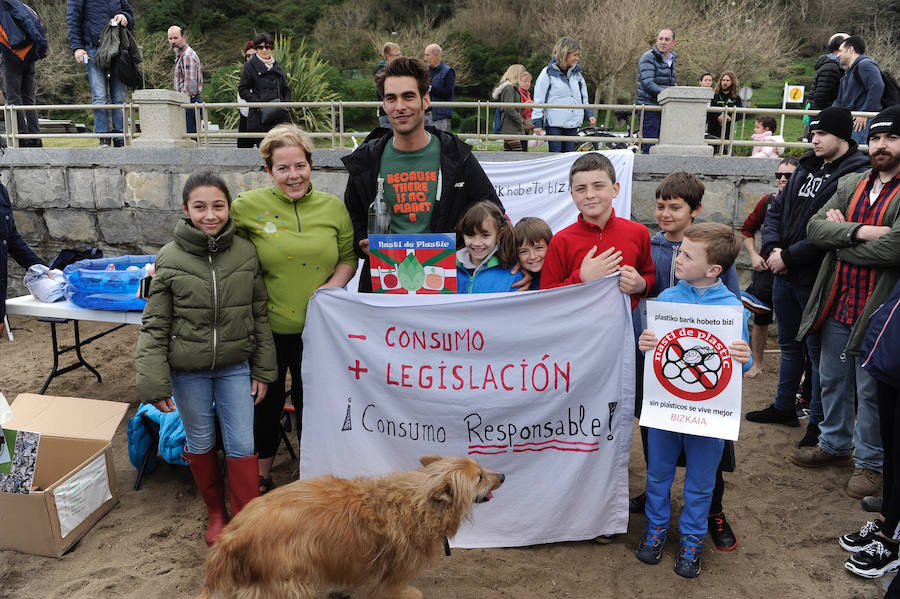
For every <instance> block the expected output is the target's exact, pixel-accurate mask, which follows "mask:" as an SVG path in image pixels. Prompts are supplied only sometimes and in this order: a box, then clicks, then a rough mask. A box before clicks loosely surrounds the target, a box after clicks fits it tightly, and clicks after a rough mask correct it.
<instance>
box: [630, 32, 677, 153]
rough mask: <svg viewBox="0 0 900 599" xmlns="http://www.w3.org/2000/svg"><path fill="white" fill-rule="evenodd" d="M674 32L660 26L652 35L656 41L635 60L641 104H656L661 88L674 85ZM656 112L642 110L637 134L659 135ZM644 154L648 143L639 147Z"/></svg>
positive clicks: (648, 151)
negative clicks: (642, 122) (639, 131)
mask: <svg viewBox="0 0 900 599" xmlns="http://www.w3.org/2000/svg"><path fill="white" fill-rule="evenodd" d="M674 47H675V32H674V31H672V30H671V29H662V30H660V32H659V34H657V36H656V45H654V46H653V47H652V48H650V49H649V50H647V51H646V52H644V54H643V55H642V56H641V59H640V60H639V61H638V73H637V103H638V104H643V105H645V106H659V101H658V100H657V96H659V93H660V92H661V91H662V90H664V89H665V88H667V87H669V86H672V85H676V83H675V59H676V58H678V55H677V54H675V52H673V51H672V48H674ZM659 123H660V113H659V112H645V113H644V124H643V128H642V131H641V134H642V135H643V136H644V137H659ZM642 151H643V153H644V154H649V153H650V144H644V145H643V147H642Z"/></svg>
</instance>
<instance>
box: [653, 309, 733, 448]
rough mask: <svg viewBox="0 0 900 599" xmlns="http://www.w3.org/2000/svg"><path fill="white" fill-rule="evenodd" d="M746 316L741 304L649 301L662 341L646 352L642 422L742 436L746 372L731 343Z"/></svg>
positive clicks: (721, 436)
mask: <svg viewBox="0 0 900 599" xmlns="http://www.w3.org/2000/svg"><path fill="white" fill-rule="evenodd" d="M742 319H743V308H742V307H741V306H706V305H703V306H698V305H695V304H676V303H669V302H657V301H648V302H647V328H649V329H650V330H651V331H653V332H654V333H655V334H656V338H657V339H658V340H659V342H658V344H657V346H656V349H655V350H653V351H652V352H647V353H646V354H645V356H644V402H643V404H642V408H641V426H649V427H652V428H658V429H661V430H666V431H673V432H676V433H689V434H691V435H700V436H702V437H716V438H719V439H731V440H732V441H735V440H737V438H738V432H739V430H740V424H741V380H742V373H741V365H740V364H738V363H737V362H735V361H734V360H732V359H731V356H730V355H729V353H728V346H729V345H731V343H732V342H733V341H736V340H738V339H740V338H741V330H742V325H743V320H742Z"/></svg>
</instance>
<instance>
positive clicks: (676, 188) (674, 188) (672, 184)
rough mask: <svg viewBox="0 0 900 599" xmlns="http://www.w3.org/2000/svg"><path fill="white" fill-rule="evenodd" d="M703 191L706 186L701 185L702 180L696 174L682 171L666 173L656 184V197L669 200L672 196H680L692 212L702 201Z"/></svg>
mask: <svg viewBox="0 0 900 599" xmlns="http://www.w3.org/2000/svg"><path fill="white" fill-rule="evenodd" d="M705 191H706V188H705V187H704V186H703V182H702V181H701V180H700V179H699V178H697V176H696V175H692V174H690V173H686V172H684V171H676V172H674V173H672V174H670V175H667V176H666V178H665V179H663V180H662V181H660V183H659V185H657V186H656V199H657V200H671V199H672V198H681V199H682V200H684V201H685V202H687V205H688V206H690V208H691V212H693V211H694V210H696V209H697V207H698V206H699V205H700V203H701V202H703V193H704V192H705Z"/></svg>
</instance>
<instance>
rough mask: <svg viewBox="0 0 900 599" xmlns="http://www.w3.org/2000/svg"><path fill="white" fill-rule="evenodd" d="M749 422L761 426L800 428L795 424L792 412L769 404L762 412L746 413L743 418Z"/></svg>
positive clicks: (797, 423)
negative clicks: (772, 425) (781, 425)
mask: <svg viewBox="0 0 900 599" xmlns="http://www.w3.org/2000/svg"><path fill="white" fill-rule="evenodd" d="M744 418H746V419H747V420H749V421H750V422H759V423H761V424H784V425H787V426H800V423H799V422H797V414H796V413H795V412H794V410H779V409H778V408H776V407H775V404H770V405H769V407H768V408H766V409H764V410H757V411H755V412H747V415H746V416H744Z"/></svg>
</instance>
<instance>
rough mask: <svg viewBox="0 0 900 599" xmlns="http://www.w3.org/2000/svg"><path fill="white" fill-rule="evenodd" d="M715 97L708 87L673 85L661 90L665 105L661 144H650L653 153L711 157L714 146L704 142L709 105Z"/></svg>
mask: <svg viewBox="0 0 900 599" xmlns="http://www.w3.org/2000/svg"><path fill="white" fill-rule="evenodd" d="M712 97H713V90H712V89H710V88H708V87H687V86H671V87H667V88H665V89H664V90H662V92H660V94H659V96H658V97H657V100H658V101H659V104H660V106H662V119H661V122H660V125H659V143H658V144H657V145H655V146H650V153H651V154H680V155H682V156H683V155H696V156H712V155H713V148H712V146H710V145H707V144H706V143H705V141H704V135H705V133H704V132H705V131H706V108H707V107H708V106H709V102H710V100H712Z"/></svg>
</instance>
